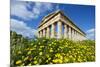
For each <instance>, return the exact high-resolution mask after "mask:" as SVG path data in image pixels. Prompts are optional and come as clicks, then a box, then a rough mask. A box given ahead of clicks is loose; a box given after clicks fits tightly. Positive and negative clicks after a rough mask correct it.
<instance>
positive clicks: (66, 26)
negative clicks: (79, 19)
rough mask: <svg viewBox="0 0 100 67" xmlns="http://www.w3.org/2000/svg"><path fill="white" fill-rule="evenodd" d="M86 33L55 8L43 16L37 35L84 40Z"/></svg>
mask: <svg viewBox="0 0 100 67" xmlns="http://www.w3.org/2000/svg"><path fill="white" fill-rule="evenodd" d="M85 36H86V34H85V33H84V32H83V31H82V30H81V29H80V28H79V27H77V26H76V25H75V24H74V23H73V22H72V21H71V20H70V19H69V18H68V17H67V16H65V15H64V13H63V11H61V10H57V11H55V12H53V13H50V14H49V15H47V16H45V17H44V18H43V19H42V21H41V23H40V24H39V26H38V37H40V38H41V37H46V38H57V39H59V38H68V39H71V40H75V41H78V40H80V41H81V40H85V39H86V37H85Z"/></svg>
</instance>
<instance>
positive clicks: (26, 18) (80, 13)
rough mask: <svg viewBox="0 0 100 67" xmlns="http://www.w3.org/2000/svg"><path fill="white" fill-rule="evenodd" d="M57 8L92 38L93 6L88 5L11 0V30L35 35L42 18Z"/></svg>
mask: <svg viewBox="0 0 100 67" xmlns="http://www.w3.org/2000/svg"><path fill="white" fill-rule="evenodd" d="M58 9H60V10H62V11H63V12H64V14H65V15H66V16H68V17H69V18H70V19H71V20H72V21H73V22H74V23H75V24H76V25H77V26H78V27H79V28H80V29H82V30H83V31H84V32H85V33H86V34H87V38H89V39H94V36H95V34H94V31H95V6H90V5H74V4H57V3H45V2H25V1H24V2H23V1H11V14H10V17H11V30H12V31H16V32H17V33H18V34H22V35H23V36H25V37H26V36H27V37H33V36H34V35H37V27H38V25H39V24H40V22H41V20H42V18H43V17H44V16H45V15H47V14H49V13H51V12H54V11H56V10H58Z"/></svg>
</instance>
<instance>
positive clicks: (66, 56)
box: [10, 31, 95, 67]
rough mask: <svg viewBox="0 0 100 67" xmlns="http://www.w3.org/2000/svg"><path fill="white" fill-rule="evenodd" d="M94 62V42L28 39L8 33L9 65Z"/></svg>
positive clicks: (14, 33)
mask: <svg viewBox="0 0 100 67" xmlns="http://www.w3.org/2000/svg"><path fill="white" fill-rule="evenodd" d="M94 61H95V41H94V40H84V41H72V40H69V39H54V38H37V37H36V38H34V39H28V38H25V37H23V36H22V35H18V34H16V32H12V31H11V32H10V65H11V66H12V67H13V66H31V65H45V64H66V63H81V62H94Z"/></svg>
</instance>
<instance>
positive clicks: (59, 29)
mask: <svg viewBox="0 0 100 67" xmlns="http://www.w3.org/2000/svg"><path fill="white" fill-rule="evenodd" d="M57 36H58V38H62V23H61V22H60V21H58V35H57Z"/></svg>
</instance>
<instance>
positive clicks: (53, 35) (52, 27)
mask: <svg viewBox="0 0 100 67" xmlns="http://www.w3.org/2000/svg"><path fill="white" fill-rule="evenodd" d="M51 38H55V25H54V24H52V25H51Z"/></svg>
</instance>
